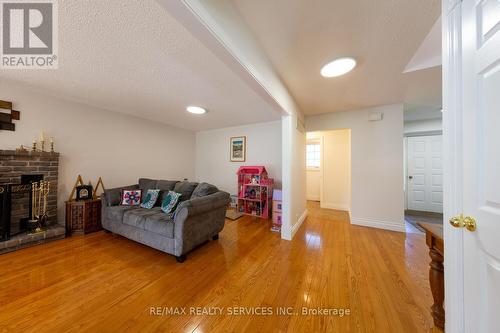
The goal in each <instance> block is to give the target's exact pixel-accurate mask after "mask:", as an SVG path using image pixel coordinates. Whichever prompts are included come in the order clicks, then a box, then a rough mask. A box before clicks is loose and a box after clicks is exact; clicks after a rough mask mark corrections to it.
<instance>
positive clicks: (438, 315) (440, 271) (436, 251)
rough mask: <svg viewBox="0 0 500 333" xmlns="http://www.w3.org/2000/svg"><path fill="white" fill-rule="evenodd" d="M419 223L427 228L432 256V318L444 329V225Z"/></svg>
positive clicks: (426, 236)
mask: <svg viewBox="0 0 500 333" xmlns="http://www.w3.org/2000/svg"><path fill="white" fill-rule="evenodd" d="M418 225H419V226H421V227H422V228H424V230H425V240H426V243H427V246H428V247H429V256H430V257H431V263H430V264H429V265H430V269H429V282H430V285H431V291H432V297H433V298H434V304H433V305H432V307H431V313H432V318H434V325H435V326H436V327H439V328H441V329H443V330H444V308H443V302H444V266H443V261H444V242H443V225H439V224H435V223H427V222H419V223H418Z"/></svg>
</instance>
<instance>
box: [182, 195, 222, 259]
mask: <svg viewBox="0 0 500 333" xmlns="http://www.w3.org/2000/svg"><path fill="white" fill-rule="evenodd" d="M229 202H230V198H229V193H226V192H223V191H219V192H217V193H214V194H210V195H207V196H204V197H200V198H193V199H190V200H186V201H183V202H181V203H180V204H179V206H178V207H177V210H176V212H175V217H174V238H175V249H174V252H175V255H176V256H179V255H182V254H185V253H187V252H188V251H189V250H191V249H193V248H194V247H195V246H196V245H199V244H201V243H202V242H203V241H206V240H208V239H209V238H210V237H213V236H215V235H217V234H218V233H219V232H220V231H222V229H223V228H224V221H225V217H226V208H227V205H228V204H229Z"/></svg>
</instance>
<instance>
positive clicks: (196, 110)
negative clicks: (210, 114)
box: [186, 106, 207, 114]
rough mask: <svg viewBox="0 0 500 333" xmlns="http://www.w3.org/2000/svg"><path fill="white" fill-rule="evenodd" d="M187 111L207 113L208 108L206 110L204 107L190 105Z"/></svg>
mask: <svg viewBox="0 0 500 333" xmlns="http://www.w3.org/2000/svg"><path fill="white" fill-rule="evenodd" d="M186 110H187V112H189V113H193V114H204V113H207V110H205V109H204V108H201V107H199V106H188V107H187V108H186Z"/></svg>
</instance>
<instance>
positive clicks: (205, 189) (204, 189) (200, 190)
mask: <svg viewBox="0 0 500 333" xmlns="http://www.w3.org/2000/svg"><path fill="white" fill-rule="evenodd" d="M217 192H219V189H218V188H217V187H216V186H214V185H211V184H209V183H199V184H198V186H196V188H195V189H194V191H193V194H192V195H191V199H193V198H201V197H205V196H207V195H210V194H214V193H217Z"/></svg>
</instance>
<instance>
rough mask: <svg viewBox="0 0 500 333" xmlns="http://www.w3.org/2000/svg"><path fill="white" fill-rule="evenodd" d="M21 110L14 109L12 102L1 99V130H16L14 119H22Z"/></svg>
mask: <svg viewBox="0 0 500 333" xmlns="http://www.w3.org/2000/svg"><path fill="white" fill-rule="evenodd" d="M20 119H21V112H19V111H15V110H12V102H7V101H2V100H0V131H1V130H6V131H15V130H16V124H14V123H13V120H20Z"/></svg>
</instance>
